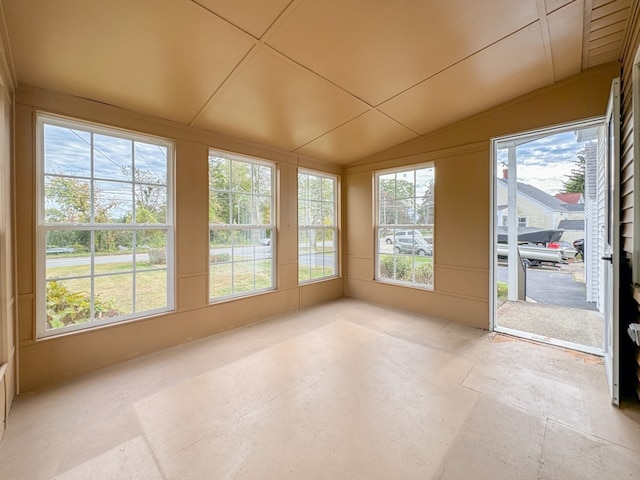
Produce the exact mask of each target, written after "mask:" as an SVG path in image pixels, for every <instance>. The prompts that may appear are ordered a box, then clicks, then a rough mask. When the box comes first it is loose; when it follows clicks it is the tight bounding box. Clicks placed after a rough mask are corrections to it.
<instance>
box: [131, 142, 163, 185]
mask: <svg viewBox="0 0 640 480" xmlns="http://www.w3.org/2000/svg"><path fill="white" fill-rule="evenodd" d="M167 153H168V152H167V147H165V146H163V145H152V144H149V143H143V142H134V165H135V180H136V182H141V183H151V184H155V185H166V184H167Z"/></svg>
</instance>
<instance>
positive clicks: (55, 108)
mask: <svg viewBox="0 0 640 480" xmlns="http://www.w3.org/2000/svg"><path fill="white" fill-rule="evenodd" d="M38 109H41V110H43V111H48V112H53V113H58V114H62V115H68V116H70V117H74V118H79V119H83V120H89V121H94V122H99V123H103V124H106V125H110V126H115V127H120V128H127V129H131V130H134V131H139V132H143V133H148V134H152V135H158V136H162V137H165V138H168V139H171V140H174V141H175V143H176V176H175V178H176V182H175V183H176V282H175V283H176V311H175V312H174V313H169V314H163V315H158V316H154V317H150V318H146V319H141V320H137V321H132V322H127V323H122V324H118V325H111V326H105V327H99V328H95V329H92V330H87V331H83V332H78V333H73V334H68V335H63V336H59V337H54V338H48V339H45V340H39V341H38V340H36V338H35V318H34V311H35V289H36V285H35V280H36V279H35V276H34V259H35V249H34V227H35V213H34V212H35V210H34V209H35V204H34V200H35V194H34V185H35V176H34V175H35V161H36V159H35V156H34V143H35V139H34V121H35V114H36V111H37V110H38ZM15 127H16V159H15V165H16V171H17V193H16V200H17V217H18V218H19V219H20V222H19V223H18V228H17V236H18V241H17V245H18V248H17V272H18V299H19V309H18V330H19V338H20V344H19V349H20V364H19V375H20V386H21V390H22V391H27V390H32V389H35V388H38V387H41V386H44V385H46V384H49V383H53V382H56V381H59V380H61V379H63V378H67V377H71V376H75V375H79V374H82V373H84V372H88V371H91V370H94V369H96V368H100V367H103V366H106V365H109V364H112V363H116V362H119V361H122V360H125V359H127V358H131V357H135V356H138V355H143V354H146V353H149V352H153V351H156V350H159V349H162V348H166V347H170V346H173V345H177V344H180V343H184V342H186V341H190V340H193V339H196V338H199V337H203V336H206V335H211V334H214V333H217V332H220V331H223V330H226V329H229V328H233V327H237V326H240V325H244V324H247V323H250V322H254V321H257V320H260V319H264V318H267V317H269V316H272V315H276V314H279V313H283V312H286V311H289V310H293V309H297V308H302V307H306V306H310V305H313V304H315V303H319V302H322V301H326V300H330V299H333V298H337V297H341V296H343V294H344V282H343V279H342V278H337V279H333V280H329V281H325V282H318V283H313V284H306V285H304V286H301V287H299V286H298V282H297V278H298V272H297V202H296V198H297V166H298V165H301V166H304V167H305V168H314V169H316V170H321V171H325V172H329V173H335V174H340V173H341V170H340V169H339V168H337V167H335V166H330V165H326V164H323V163H320V162H315V161H312V160H309V159H305V158H299V157H297V156H295V155H292V154H287V153H284V152H279V151H274V150H268V149H265V148H262V147H260V146H257V145H250V144H246V143H243V142H238V141H235V140H233V139H229V138H226V137H223V136H219V135H215V134H212V133H210V132H205V131H201V130H196V129H192V128H187V127H183V126H179V125H176V124H173V123H169V122H165V121H160V120H156V119H150V118H147V117H144V116H141V115H138V114H134V113H131V112H127V111H124V110H121V109H117V108H112V107H109V106H106V105H101V104H96V103H93V102H89V101H86V100H81V99H78V98H73V97H67V96H62V95H57V94H54V93H51V92H45V91H41V90H36V89H19V90H18V91H17V92H16V118H15ZM209 147H214V148H218V149H222V150H229V151H233V152H237V153H242V154H246V155H254V156H256V157H260V158H264V159H267V160H272V161H274V162H276V164H277V184H278V192H279V193H278V197H277V226H276V227H277V236H278V237H277V238H278V242H277V247H276V248H277V252H276V255H277V256H276V261H277V290H276V291H273V292H268V293H263V294H260V295H257V296H253V297H246V298H242V299H235V300H231V301H227V302H222V303H218V304H214V305H209V303H208V302H209V300H208V299H209V294H208V267H209V261H208V251H209V245H208V238H209V236H208V210H207V208H208V200H207V195H208V184H207V182H208V180H207V179H208V175H207V168H208V148H209Z"/></svg>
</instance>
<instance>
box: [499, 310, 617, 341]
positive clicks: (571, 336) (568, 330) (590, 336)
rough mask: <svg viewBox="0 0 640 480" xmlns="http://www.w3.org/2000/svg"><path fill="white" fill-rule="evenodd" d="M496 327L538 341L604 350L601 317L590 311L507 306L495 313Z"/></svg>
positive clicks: (597, 313)
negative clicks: (558, 341) (545, 339)
mask: <svg viewBox="0 0 640 480" xmlns="http://www.w3.org/2000/svg"><path fill="white" fill-rule="evenodd" d="M498 325H500V326H501V327H506V328H511V329H513V330H519V331H522V332H528V333H532V334H534V335H538V336H540V337H546V338H554V339H557V340H563V341H566V342H571V343H575V344H579V345H585V346H588V347H593V348H599V349H602V348H604V329H603V321H602V316H601V315H600V313H599V312H594V311H592V310H581V309H578V308H566V307H557V306H554V305H541V304H539V303H531V302H506V303H505V304H504V305H502V306H501V307H500V308H499V309H498Z"/></svg>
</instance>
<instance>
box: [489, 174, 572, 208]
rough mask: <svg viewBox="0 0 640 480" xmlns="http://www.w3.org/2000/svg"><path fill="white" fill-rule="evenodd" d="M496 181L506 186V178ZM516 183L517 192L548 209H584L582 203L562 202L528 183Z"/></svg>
mask: <svg viewBox="0 0 640 480" xmlns="http://www.w3.org/2000/svg"><path fill="white" fill-rule="evenodd" d="M498 183H502V185H504V187H505V188H508V180H506V179H504V178H498ZM517 183H518V194H521V195H525V196H527V197H529V198H530V199H531V200H533V201H535V202H537V203H539V204H541V205H543V206H545V207H547V208H548V209H550V210H555V211H565V212H581V211H583V210H584V204H581V203H578V204H570V203H566V202H563V201H562V200H560V199H558V198H556V197H554V196H553V195H549V194H548V193H546V192H543V191H542V190H540V189H539V188H536V187H534V186H533V185H529V184H528V183H522V182H517Z"/></svg>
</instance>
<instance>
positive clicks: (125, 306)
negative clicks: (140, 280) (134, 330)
mask: <svg viewBox="0 0 640 480" xmlns="http://www.w3.org/2000/svg"><path fill="white" fill-rule="evenodd" d="M94 288H95V298H96V318H102V317H101V315H103V312H111V313H113V314H114V315H111V316H115V312H117V315H118V316H120V315H129V314H131V313H133V273H126V274H121V275H105V276H97V277H95V280H94Z"/></svg>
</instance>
